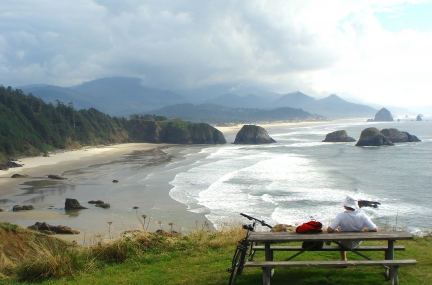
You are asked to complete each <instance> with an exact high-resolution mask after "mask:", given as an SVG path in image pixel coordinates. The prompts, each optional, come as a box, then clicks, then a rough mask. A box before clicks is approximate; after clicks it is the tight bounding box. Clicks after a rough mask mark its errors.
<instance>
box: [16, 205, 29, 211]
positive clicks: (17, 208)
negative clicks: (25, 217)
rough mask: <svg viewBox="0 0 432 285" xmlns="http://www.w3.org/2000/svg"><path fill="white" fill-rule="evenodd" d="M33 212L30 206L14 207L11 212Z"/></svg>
mask: <svg viewBox="0 0 432 285" xmlns="http://www.w3.org/2000/svg"><path fill="white" fill-rule="evenodd" d="M30 210H34V207H33V206H32V205H22V206H21V205H15V206H13V208H12V211H14V212H19V211H30Z"/></svg>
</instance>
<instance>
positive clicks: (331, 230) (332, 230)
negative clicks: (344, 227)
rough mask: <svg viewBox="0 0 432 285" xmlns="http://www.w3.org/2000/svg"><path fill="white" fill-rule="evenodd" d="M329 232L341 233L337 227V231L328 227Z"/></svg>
mask: <svg viewBox="0 0 432 285" xmlns="http://www.w3.org/2000/svg"><path fill="white" fill-rule="evenodd" d="M327 232H328V233H336V232H340V230H339V227H337V228H336V229H333V228H331V227H330V226H328V227H327Z"/></svg>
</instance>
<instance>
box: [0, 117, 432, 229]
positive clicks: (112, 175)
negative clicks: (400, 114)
mask: <svg viewBox="0 0 432 285" xmlns="http://www.w3.org/2000/svg"><path fill="white" fill-rule="evenodd" d="M372 126H373V127H376V128H378V129H384V128H397V129H398V130H400V131H407V132H409V133H410V134H412V135H416V136H417V137H418V138H419V139H421V142H416V143H400V144H396V145H395V146H382V147H356V146H355V142H353V143H324V142H322V140H323V139H324V138H325V136H326V134H328V133H330V132H333V131H336V130H346V131H347V133H348V135H349V136H351V137H353V138H354V139H358V138H359V137H360V133H361V131H362V130H363V129H365V128H367V127H372ZM265 128H266V130H267V132H268V134H269V135H270V136H271V137H272V138H274V139H275V140H276V141H277V142H276V143H273V144H263V145H234V144H232V142H234V139H235V134H230V135H225V137H226V139H227V142H228V143H227V144H225V145H177V146H170V147H167V148H162V149H158V150H154V151H143V152H139V151H137V152H134V153H132V154H130V155H126V156H122V157H120V158H118V159H116V160H114V161H107V162H106V163H103V164H97V165H90V166H88V167H84V168H80V169H71V170H69V171H66V172H64V173H62V175H63V176H65V177H67V178H68V179H67V180H63V181H51V180H46V179H45V180H44V179H42V180H41V179H37V180H34V181H28V182H25V183H24V184H22V185H21V191H20V193H15V194H10V195H7V196H6V195H5V196H2V197H0V204H1V205H3V206H10V207H12V206H13V205H16V204H20V205H27V204H32V205H34V206H35V210H34V211H35V213H36V211H43V212H44V213H57V215H58V216H57V217H55V218H53V219H52V220H49V218H48V216H44V217H45V219H43V220H41V217H40V216H38V215H36V214H35V215H34V217H32V218H31V219H29V218H26V219H21V218H20V216H19V215H16V217H17V218H16V219H15V220H13V221H12V222H15V223H18V224H20V225H24V226H29V225H32V224H34V223H35V222H37V221H46V222H48V223H49V224H52V225H58V224H62V225H67V226H70V227H72V228H74V229H78V230H80V231H81V232H82V233H84V235H85V233H87V232H101V233H105V234H111V232H113V231H114V230H115V231H116V232H120V231H122V230H126V229H141V228H145V229H147V230H156V229H158V228H161V229H164V230H169V226H168V225H169V224H170V223H173V224H174V229H175V230H177V231H181V232H188V231H191V230H193V229H195V228H199V227H204V226H208V227H209V228H210V227H214V228H215V229H217V230H220V229H222V228H223V227H225V226H232V225H238V223H241V222H247V220H246V219H245V218H243V217H242V216H240V213H246V214H249V215H251V216H254V217H256V218H259V219H262V220H265V221H266V222H267V223H269V224H272V225H275V224H288V225H293V226H295V225H298V224H301V223H303V222H306V221H309V220H310V219H315V220H317V221H320V222H322V223H323V224H324V225H325V226H327V225H328V224H329V223H330V222H331V221H332V219H333V218H334V217H335V216H336V215H337V214H338V213H339V212H341V211H343V207H342V205H341V201H342V199H343V198H344V197H345V196H346V195H352V196H355V197H357V198H358V199H362V200H369V201H376V202H379V203H381V204H380V205H379V207H377V208H369V207H364V208H362V209H361V211H364V212H365V213H367V214H368V215H369V216H370V217H371V218H372V220H373V221H374V222H375V223H376V224H377V225H378V226H379V227H381V228H383V227H388V228H397V229H404V230H408V231H410V232H412V233H417V234H421V233H424V232H425V231H429V232H430V231H431V228H432V219H431V217H432V209H431V207H430V205H431V203H432V192H431V181H432V179H431V173H432V165H431V163H430V160H431V158H432V132H431V130H432V117H430V119H428V117H425V118H424V120H423V121H420V122H418V121H413V120H412V119H407V118H402V119H401V121H400V122H382V123H375V122H366V119H357V120H344V121H341V123H334V122H328V123H324V124H320V125H314V126H303V127H300V126H296V127H292V126H283V125H278V126H267V127H265ZM114 179H116V180H119V183H112V180H114ZM168 193H169V196H168ZM169 197H171V198H169ZM66 198H76V199H78V200H79V202H80V203H81V204H82V205H84V206H86V207H88V208H89V209H87V210H81V211H72V212H70V211H69V212H68V211H65V210H64V201H65V199H66ZM98 199H101V200H103V201H105V202H107V203H110V204H111V208H110V209H101V208H96V207H94V206H92V205H89V204H87V201H89V200H98ZM143 215H145V216H146V220H143V218H142V216H143ZM204 216H205V218H207V220H208V221H210V224H209V225H206V222H205V221H203V220H205V219H204ZM11 217H15V216H11ZM108 223H109V226H107V224H108ZM203 225H204V226H203Z"/></svg>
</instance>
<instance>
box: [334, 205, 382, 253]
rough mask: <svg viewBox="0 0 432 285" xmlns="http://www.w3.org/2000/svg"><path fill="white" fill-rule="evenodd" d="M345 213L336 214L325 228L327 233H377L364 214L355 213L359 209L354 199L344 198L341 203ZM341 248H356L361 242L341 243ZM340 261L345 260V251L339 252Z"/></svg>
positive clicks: (376, 229)
mask: <svg viewBox="0 0 432 285" xmlns="http://www.w3.org/2000/svg"><path fill="white" fill-rule="evenodd" d="M342 204H343V206H344V208H345V211H344V212H342V213H340V214H338V215H337V216H336V218H335V219H334V220H333V222H331V224H330V226H329V227H328V228H327V232H329V233H334V232H361V231H365V232H377V231H378V228H377V226H376V225H375V224H374V223H373V222H372V221H371V220H370V219H369V217H368V216H367V215H366V214H365V213H361V212H359V211H357V210H358V209H359V206H358V201H357V199H355V198H354V197H351V196H346V198H345V199H344V200H343V201H342ZM340 243H341V244H342V245H343V246H346V247H347V248H350V249H355V248H357V247H358V246H359V245H360V243H361V241H360V240H350V241H341V242H340ZM340 255H341V259H342V260H345V261H346V260H347V258H346V251H344V250H341V251H340Z"/></svg>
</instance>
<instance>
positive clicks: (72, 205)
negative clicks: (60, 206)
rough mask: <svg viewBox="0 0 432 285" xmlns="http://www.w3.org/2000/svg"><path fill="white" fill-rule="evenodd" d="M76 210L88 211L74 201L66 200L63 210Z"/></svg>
mask: <svg viewBox="0 0 432 285" xmlns="http://www.w3.org/2000/svg"><path fill="white" fill-rule="evenodd" d="M77 209H88V208H86V207H83V206H81V204H80V203H79V202H78V200H76V199H72V198H66V201H65V210H77Z"/></svg>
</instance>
